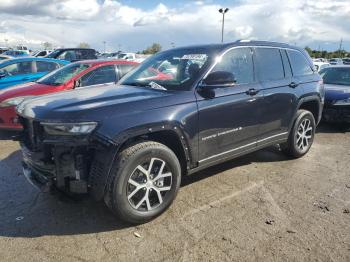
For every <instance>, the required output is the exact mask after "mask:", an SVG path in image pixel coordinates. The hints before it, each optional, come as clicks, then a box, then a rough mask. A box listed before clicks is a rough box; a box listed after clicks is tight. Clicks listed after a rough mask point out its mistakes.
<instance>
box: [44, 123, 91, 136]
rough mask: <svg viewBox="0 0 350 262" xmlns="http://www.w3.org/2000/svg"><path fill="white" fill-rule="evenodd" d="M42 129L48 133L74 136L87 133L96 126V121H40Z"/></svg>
mask: <svg viewBox="0 0 350 262" xmlns="http://www.w3.org/2000/svg"><path fill="white" fill-rule="evenodd" d="M41 125H42V126H43V127H44V130H45V132H46V133H47V134H49V135H60V136H76V135H88V134H90V133H91V132H92V131H94V130H95V128H96V127H97V123H96V122H81V123H45V122H41Z"/></svg>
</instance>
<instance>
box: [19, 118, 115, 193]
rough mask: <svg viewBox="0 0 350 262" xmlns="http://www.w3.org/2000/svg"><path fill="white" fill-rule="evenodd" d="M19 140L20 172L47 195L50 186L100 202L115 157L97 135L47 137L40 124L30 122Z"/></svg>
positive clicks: (110, 148) (108, 144)
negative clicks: (21, 161)
mask: <svg viewBox="0 0 350 262" xmlns="http://www.w3.org/2000/svg"><path fill="white" fill-rule="evenodd" d="M27 125H28V126H27V127H26V128H25V129H24V131H23V134H22V135H21V137H20V139H19V140H20V145H21V149H22V155H23V173H24V175H25V177H26V178H27V180H28V181H29V182H30V183H31V184H32V185H34V186H35V187H37V188H39V189H40V190H41V191H44V192H47V191H48V190H49V189H50V188H51V187H52V186H54V187H56V188H58V189H59V190H61V191H64V192H66V193H70V194H86V193H90V192H92V194H93V197H94V198H95V199H101V198H102V197H103V193H104V187H105V182H106V179H107V174H108V172H109V166H110V165H111V163H112V161H113V158H112V156H114V155H113V154H111V152H113V144H112V143H111V141H109V140H108V139H105V138H104V137H102V136H99V135H98V134H94V135H91V136H80V137H79V136H77V137H75V136H70V137H67V136H50V135H47V134H45V133H44V132H43V129H42V128H41V126H40V124H39V123H31V124H30V125H29V124H27Z"/></svg>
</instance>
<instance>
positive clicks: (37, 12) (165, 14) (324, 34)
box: [0, 0, 350, 50]
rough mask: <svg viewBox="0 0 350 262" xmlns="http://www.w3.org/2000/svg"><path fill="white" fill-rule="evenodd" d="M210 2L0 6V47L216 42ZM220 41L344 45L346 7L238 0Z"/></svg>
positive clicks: (74, 0) (59, 1)
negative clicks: (6, 44) (138, 5)
mask: <svg viewBox="0 0 350 262" xmlns="http://www.w3.org/2000/svg"><path fill="white" fill-rule="evenodd" d="M220 7H221V6H220V5H218V4H215V1H191V2H189V3H187V4H186V5H185V6H183V7H177V8H170V7H169V6H168V5H167V4H166V3H165V1H162V3H160V4H158V5H157V6H155V7H154V8H153V9H150V10H143V9H141V8H135V7H131V6H128V5H125V4H122V3H121V2H118V1H114V0H105V1H99V0H51V1H50V0H1V1H0V21H1V22H0V44H1V42H3V39H8V40H9V42H11V43H15V42H22V43H26V44H29V45H30V44H32V45H38V44H40V43H42V42H44V41H49V42H52V43H54V44H55V45H62V44H63V45H65V46H76V45H77V44H78V43H79V42H88V43H90V44H91V45H92V46H93V47H95V48H97V49H101V48H102V46H103V44H102V42H103V41H107V47H108V48H109V49H117V48H118V45H119V44H121V45H122V48H123V49H135V50H140V49H143V48H145V46H147V45H149V44H151V43H153V42H160V43H161V44H162V45H163V46H165V47H169V46H170V43H171V42H174V43H175V44H176V45H177V46H178V45H188V44H197V43H212V42H218V41H220V35H221V16H220V14H219V13H218V11H217V10H218V8H220ZM228 7H229V8H230V11H229V12H228V13H227V14H226V20H225V40H226V41H235V40H237V39H242V38H243V39H246V38H250V39H261V40H273V41H285V42H291V43H294V42H296V43H297V44H298V45H302V46H303V45H307V44H316V43H321V44H322V43H324V45H325V46H326V42H328V43H329V42H331V43H334V45H335V42H339V40H340V38H341V37H342V38H343V39H344V41H345V42H347V41H350V2H349V1H348V0H318V1H311V0H286V1H279V0H270V1H260V0H241V1H239V2H236V3H233V4H231V5H229V6H228Z"/></svg>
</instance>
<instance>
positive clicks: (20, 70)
mask: <svg viewBox="0 0 350 262" xmlns="http://www.w3.org/2000/svg"><path fill="white" fill-rule="evenodd" d="M68 63H69V62H68V61H65V60H57V59H49V58H39V57H23V58H14V59H8V60H3V61H2V62H0V90H1V89H4V88H7V87H10V86H13V85H17V84H22V83H26V82H32V81H35V80H37V79H39V78H40V77H42V76H44V75H46V74H47V73H49V72H51V71H53V70H56V69H57V68H60V67H62V66H64V65H66V64H68Z"/></svg>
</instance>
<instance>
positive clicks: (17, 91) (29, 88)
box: [0, 82, 54, 102]
mask: <svg viewBox="0 0 350 262" xmlns="http://www.w3.org/2000/svg"><path fill="white" fill-rule="evenodd" d="M50 88H54V87H52V86H48V85H43V84H39V83H35V82H29V83H25V84H20V85H15V86H13V87H10V88H6V89H4V90H0V102H2V101H4V100H6V99H9V98H14V97H19V96H34V95H41V94H46V93H48V91H47V90H50Z"/></svg>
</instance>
